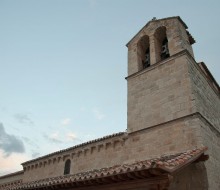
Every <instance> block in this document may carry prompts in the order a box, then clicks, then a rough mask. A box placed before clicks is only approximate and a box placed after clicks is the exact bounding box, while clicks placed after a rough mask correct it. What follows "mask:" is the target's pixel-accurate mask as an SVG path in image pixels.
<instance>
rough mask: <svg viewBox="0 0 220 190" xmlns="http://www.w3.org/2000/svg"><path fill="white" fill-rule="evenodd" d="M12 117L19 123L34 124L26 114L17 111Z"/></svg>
mask: <svg viewBox="0 0 220 190" xmlns="http://www.w3.org/2000/svg"><path fill="white" fill-rule="evenodd" d="M14 118H15V119H16V120H17V121H18V122H19V123H21V124H26V125H34V122H33V121H32V119H31V118H30V117H29V115H28V114H23V113H17V114H15V115H14Z"/></svg>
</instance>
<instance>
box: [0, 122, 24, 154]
mask: <svg viewBox="0 0 220 190" xmlns="http://www.w3.org/2000/svg"><path fill="white" fill-rule="evenodd" d="M0 149H2V150H3V152H4V153H5V156H6V157H8V156H9V155H10V154H11V153H24V152H25V148H24V144H23V142H22V141H21V140H20V139H19V138H18V137H16V136H15V135H9V134H7V133H6V132H5V129H4V126H3V124H2V123H0Z"/></svg>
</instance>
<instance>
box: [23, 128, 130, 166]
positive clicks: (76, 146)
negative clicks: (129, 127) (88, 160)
mask: <svg viewBox="0 0 220 190" xmlns="http://www.w3.org/2000/svg"><path fill="white" fill-rule="evenodd" d="M124 134H126V133H125V132H119V133H114V134H111V135H107V136H104V137H101V138H98V139H94V140H91V141H87V142H84V143H81V144H78V145H75V146H72V147H70V148H67V149H63V150H59V151H56V152H53V153H51V154H47V155H44V156H41V157H38V158H35V159H32V160H29V161H27V162H24V163H22V165H24V164H28V163H31V162H34V161H37V160H40V159H42V158H46V157H49V156H53V155H56V154H59V153H62V152H66V151H69V150H73V149H75V148H79V147H83V146H85V145H88V144H92V143H95V142H100V141H103V140H106V139H109V138H113V137H116V136H121V135H124Z"/></svg>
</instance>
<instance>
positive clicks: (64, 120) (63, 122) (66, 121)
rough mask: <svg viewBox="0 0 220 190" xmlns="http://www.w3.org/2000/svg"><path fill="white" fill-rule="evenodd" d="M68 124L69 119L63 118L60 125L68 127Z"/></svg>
mask: <svg viewBox="0 0 220 190" xmlns="http://www.w3.org/2000/svg"><path fill="white" fill-rule="evenodd" d="M70 123H71V119H70V118H65V119H63V120H62V121H61V125H63V126H66V125H69V124H70Z"/></svg>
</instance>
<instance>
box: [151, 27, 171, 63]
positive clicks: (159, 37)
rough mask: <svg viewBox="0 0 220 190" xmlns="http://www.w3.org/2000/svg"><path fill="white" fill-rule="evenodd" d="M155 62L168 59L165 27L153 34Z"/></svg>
mask: <svg viewBox="0 0 220 190" xmlns="http://www.w3.org/2000/svg"><path fill="white" fill-rule="evenodd" d="M154 42H155V53H156V62H158V61H162V60H164V59H166V58H168V57H170V53H169V46H168V43H169V42H168V38H167V34H166V27H164V26H162V27H159V28H157V30H156V31H155V33H154Z"/></svg>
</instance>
